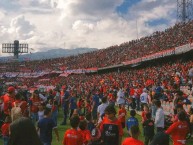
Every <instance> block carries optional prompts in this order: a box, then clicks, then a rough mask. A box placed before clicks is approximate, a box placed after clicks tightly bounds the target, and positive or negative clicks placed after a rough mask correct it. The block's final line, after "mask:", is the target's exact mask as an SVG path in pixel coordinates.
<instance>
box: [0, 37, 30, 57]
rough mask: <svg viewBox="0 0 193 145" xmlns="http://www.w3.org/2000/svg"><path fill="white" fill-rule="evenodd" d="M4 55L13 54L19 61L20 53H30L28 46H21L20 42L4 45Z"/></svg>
mask: <svg viewBox="0 0 193 145" xmlns="http://www.w3.org/2000/svg"><path fill="white" fill-rule="evenodd" d="M2 53H13V54H14V59H18V57H19V53H28V44H20V43H19V41H18V40H15V41H14V43H3V44H2Z"/></svg>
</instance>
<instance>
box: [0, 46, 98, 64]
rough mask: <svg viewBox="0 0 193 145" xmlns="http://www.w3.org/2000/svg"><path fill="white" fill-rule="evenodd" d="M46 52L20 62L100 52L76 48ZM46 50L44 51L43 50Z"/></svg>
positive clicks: (31, 55)
mask: <svg viewBox="0 0 193 145" xmlns="http://www.w3.org/2000/svg"><path fill="white" fill-rule="evenodd" d="M46 49H47V51H45V52H36V53H30V54H23V55H20V56H19V61H23V60H40V59H49V58H58V57H68V56H72V55H78V54H83V53H87V52H92V51H96V50H98V49H97V48H75V49H62V48H58V49H49V50H48V48H46ZM43 50H44V49H43ZM11 58H13V57H10V56H9V57H1V58H0V60H6V59H11Z"/></svg>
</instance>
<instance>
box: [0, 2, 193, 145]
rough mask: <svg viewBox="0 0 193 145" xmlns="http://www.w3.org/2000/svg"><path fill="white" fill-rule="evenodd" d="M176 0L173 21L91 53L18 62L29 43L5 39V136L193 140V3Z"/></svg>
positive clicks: (65, 144) (135, 143)
mask: <svg viewBox="0 0 193 145" xmlns="http://www.w3.org/2000/svg"><path fill="white" fill-rule="evenodd" d="M176 3H177V22H176V23H175V24H174V25H172V26H171V27H167V28H166V29H164V30H162V31H158V30H156V31H153V33H151V34H150V35H146V36H144V37H140V38H137V39H132V40H130V41H125V42H122V43H121V44H116V45H109V46H108V47H105V48H104V49H97V50H94V51H91V52H87V53H82V54H77V55H71V56H67V57H59V58H50V59H41V60H24V61H19V59H18V58H19V57H20V54H21V53H28V51H29V49H30V48H28V45H29V46H30V43H29V44H27V43H23V44H22V43H20V42H19V41H18V40H15V41H14V43H6V42H3V43H2V53H11V54H14V57H13V58H14V59H12V60H11V61H0V96H1V99H0V108H1V113H0V121H1V122H0V126H1V132H0V133H1V140H0V143H1V144H3V143H4V145H26V143H27V144H29V145H39V144H40V145H41V144H42V145H51V144H52V145H94V144H98V145H111V144H115V145H127V144H130V145H172V144H173V145H192V144H193V86H192V83H193V19H192V16H193V2H192V1H191V0H177V2H176ZM0 18H1V17H0ZM0 20H1V19H0ZM0 22H1V21H0ZM0 30H1V29H0ZM133 112H134V113H133ZM135 114H136V115H135ZM131 119H133V120H135V121H136V120H137V121H136V122H137V123H136V124H133V125H132V122H134V121H131ZM45 124H46V125H45ZM29 128H30V129H29ZM14 129H15V130H14ZM52 130H53V131H52ZM54 133H55V134H54ZM18 134H21V135H18ZM52 134H53V135H52ZM29 135H30V136H29ZM32 136H33V137H32ZM25 141H26V142H25ZM164 141H165V142H164Z"/></svg>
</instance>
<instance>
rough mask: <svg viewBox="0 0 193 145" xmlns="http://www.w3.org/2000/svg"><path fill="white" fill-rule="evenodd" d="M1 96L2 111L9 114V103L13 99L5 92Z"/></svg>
mask: <svg viewBox="0 0 193 145" xmlns="http://www.w3.org/2000/svg"><path fill="white" fill-rule="evenodd" d="M2 98H3V103H4V108H3V110H4V113H5V114H7V115H9V114H10V110H11V104H12V103H13V101H14V99H13V98H11V97H10V96H9V95H8V94H5V95H4V96H3V97H2Z"/></svg>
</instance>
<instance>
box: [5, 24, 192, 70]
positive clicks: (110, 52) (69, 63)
mask: <svg viewBox="0 0 193 145" xmlns="http://www.w3.org/2000/svg"><path fill="white" fill-rule="evenodd" d="M192 30H193V21H189V22H187V23H177V24H175V25H174V26H173V27H171V28H168V29H166V30H165V31H162V32H158V31H157V32H154V33H153V34H152V35H150V36H146V37H142V38H140V39H138V40H132V41H129V42H126V43H123V44H120V45H116V46H111V47H108V48H106V49H101V50H97V51H93V52H89V53H85V54H80V55H77V56H70V57H66V58H54V59H46V60H37V61H29V62H28V61H24V62H18V63H16V64H14V66H17V67H14V68H13V66H11V65H10V63H7V64H6V63H5V64H3V66H5V68H7V69H6V71H7V72H9V71H10V70H11V69H14V71H16V70H17V71H31V72H37V71H53V70H64V69H79V68H80V69H84V68H92V67H97V68H102V67H106V66H112V65H117V64H121V63H122V62H124V61H129V60H133V59H136V58H141V57H143V56H146V55H149V54H154V53H156V52H160V51H163V50H167V49H171V48H175V47H177V46H181V45H184V44H187V43H189V42H192V38H193V32H192ZM9 66H11V67H9Z"/></svg>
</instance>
